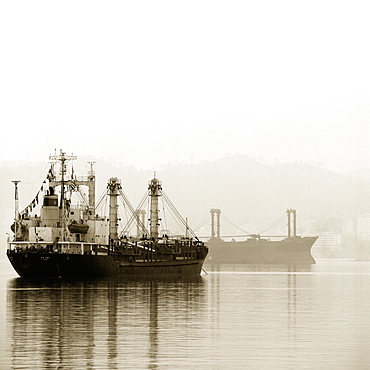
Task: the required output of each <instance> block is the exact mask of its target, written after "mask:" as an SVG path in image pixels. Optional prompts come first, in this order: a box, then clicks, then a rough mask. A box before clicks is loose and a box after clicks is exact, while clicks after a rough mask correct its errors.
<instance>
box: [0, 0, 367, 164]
mask: <svg viewBox="0 0 370 370" xmlns="http://www.w3.org/2000/svg"><path fill="white" fill-rule="evenodd" d="M369 8H370V6H369ZM368 15H369V9H368V6H367V2H366V1H363V2H358V1H322V0H321V1H297V0H295V1H256V0H253V1H246V0H244V1H230V0H228V1H201V0H197V1H174V0H172V1H123V0H121V1H78V0H77V1H76V0H74V1H60V2H56V1H49V0H48V1H2V2H1V3H0V34H1V38H0V50H1V58H0V118H1V125H2V135H1V141H0V159H1V160H3V159H12V158H13V159H17V160H18V159H25V160H42V161H46V160H47V159H48V155H49V153H50V152H52V151H53V150H54V148H57V149H60V148H62V149H64V150H65V151H66V152H67V153H74V154H76V155H79V154H80V155H82V154H84V155H85V154H86V155H89V154H92V155H97V156H105V157H107V158H114V159H115V160H117V161H122V162H124V163H125V164H133V165H135V166H137V167H145V168H153V167H158V166H160V164H165V163H167V162H175V161H180V162H190V161H199V160H204V159H210V160H212V159H215V158H219V157H223V156H224V155H226V154H234V153H239V154H247V155H250V156H252V157H262V158H264V159H266V160H267V161H271V162H275V160H280V161H282V162H285V161H295V160H299V161H314V162H322V163H324V164H325V165H326V167H328V168H330V169H334V170H338V171H339V170H346V169H349V168H357V167H362V166H368V167H370V150H369V147H370V49H369V38H370V22H369V19H368Z"/></svg>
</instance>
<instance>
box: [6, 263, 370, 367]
mask: <svg viewBox="0 0 370 370" xmlns="http://www.w3.org/2000/svg"><path fill="white" fill-rule="evenodd" d="M206 269H208V275H205V274H204V275H202V276H199V277H197V278H194V279H191V280H188V281H183V280H179V281H175V280H174V281H169V280H156V281H140V280H136V281H120V280H112V279H109V280H89V281H83V280H64V279H55V280H47V281H44V282H42V281H37V280H28V279H23V278H16V279H12V280H9V282H8V287H7V315H6V323H7V330H6V331H5V332H6V336H7V337H6V338H5V339H6V347H5V355H4V357H3V359H2V361H3V364H4V365H5V366H8V368H14V369H19V368H27V369H28V368H37V369H41V368H76V369H78V368H80V369H81V368H91V369H156V368H157V369H164V368H165V369H195V368H196V369H210V368H212V369H245V368H262V369H297V368H307V369H312V368H321V369H339V368H340V369H354V368H361V369H362V368H370V356H369V353H368V345H369V343H370V315H369V313H368V303H369V302H370V291H369V289H368V287H369V285H370V263H369V262H363V263H359V262H354V261H346V262H342V263H340V262H338V263H334V264H333V263H332V264H330V263H322V262H319V263H318V264H316V265H308V266H307V265H306V266H262V265H260V266H256V265H253V266H252V265H250V266H246V265H236V264H232V265H227V266H226V265H224V266H217V270H212V269H211V266H208V267H207V266H206Z"/></svg>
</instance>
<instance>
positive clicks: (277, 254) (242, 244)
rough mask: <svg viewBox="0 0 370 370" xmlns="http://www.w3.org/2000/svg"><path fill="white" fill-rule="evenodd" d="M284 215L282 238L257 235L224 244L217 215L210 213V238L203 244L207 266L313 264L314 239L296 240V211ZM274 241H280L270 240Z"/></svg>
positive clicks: (216, 213) (310, 237)
mask: <svg viewBox="0 0 370 370" xmlns="http://www.w3.org/2000/svg"><path fill="white" fill-rule="evenodd" d="M286 213H287V216H288V223H287V225H288V235H287V236H285V237H274V236H271V237H262V236H261V235H259V234H250V235H249V236H248V237H247V239H245V240H241V241H236V240H235V239H233V240H231V241H224V240H223V239H222V238H221V237H220V214H221V211H220V210H219V209H212V210H211V216H212V218H211V238H210V239H209V241H208V242H207V243H206V244H207V246H208V248H209V254H208V257H207V262H208V263H216V264H217V263H238V264H261V265H264V264H266V265H270V264H271V265H312V264H315V263H316V261H315V259H314V258H313V256H312V254H311V248H312V246H313V244H314V243H315V242H316V240H317V238H318V236H307V237H301V236H298V235H297V213H296V210H294V209H288V210H287V211H286ZM215 218H216V220H215ZM276 238H280V239H279V240H274V239H276Z"/></svg>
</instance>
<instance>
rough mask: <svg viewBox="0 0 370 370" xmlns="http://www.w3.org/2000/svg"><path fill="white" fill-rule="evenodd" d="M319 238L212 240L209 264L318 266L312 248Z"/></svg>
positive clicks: (209, 245) (208, 244) (209, 243)
mask: <svg viewBox="0 0 370 370" xmlns="http://www.w3.org/2000/svg"><path fill="white" fill-rule="evenodd" d="M316 240H317V237H304V238H299V237H297V238H291V239H284V240H281V241H269V240H254V239H248V240H246V241H242V242H223V241H222V240H211V241H210V242H208V243H207V246H208V248H209V253H208V257H207V262H208V263H240V264H272V265H277V264H279V265H305V264H315V263H316V261H315V259H314V258H313V257H312V255H311V247H312V245H313V244H314V243H315V241H316Z"/></svg>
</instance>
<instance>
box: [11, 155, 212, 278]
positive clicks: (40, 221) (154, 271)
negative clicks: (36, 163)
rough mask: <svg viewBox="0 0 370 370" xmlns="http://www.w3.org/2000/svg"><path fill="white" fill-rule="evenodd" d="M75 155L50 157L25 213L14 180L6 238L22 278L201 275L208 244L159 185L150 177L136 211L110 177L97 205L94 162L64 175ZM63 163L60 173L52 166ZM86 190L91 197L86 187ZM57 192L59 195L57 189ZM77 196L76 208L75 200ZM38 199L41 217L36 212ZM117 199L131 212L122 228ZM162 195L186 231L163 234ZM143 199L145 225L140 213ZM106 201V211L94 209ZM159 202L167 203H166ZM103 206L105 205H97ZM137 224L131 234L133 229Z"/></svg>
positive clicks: (157, 181) (118, 182) (115, 181)
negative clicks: (78, 172)
mask: <svg viewBox="0 0 370 370" xmlns="http://www.w3.org/2000/svg"><path fill="white" fill-rule="evenodd" d="M74 159H76V157H75V156H68V155H66V154H65V153H64V152H62V151H60V154H59V155H54V156H50V160H51V161H53V162H52V163H51V168H50V170H49V172H48V174H47V177H46V179H45V181H44V182H43V185H42V187H41V189H40V191H39V192H38V193H37V195H36V197H35V199H34V200H33V201H32V202H31V203H30V205H29V206H28V207H26V208H25V209H24V210H23V211H22V212H19V210H18V209H19V207H18V183H19V181H13V182H14V184H15V221H14V224H13V225H12V230H13V232H14V237H13V238H10V239H9V240H8V248H7V256H8V258H9V261H10V262H11V264H12V265H13V267H14V269H15V270H16V271H17V273H18V274H19V275H20V276H22V277H100V276H147V277H148V276H150V277H161V276H168V275H169V276H192V275H199V274H200V273H201V269H202V265H203V262H204V259H205V257H206V255H207V252H208V249H207V247H206V246H205V245H204V243H203V242H201V241H199V240H198V238H197V237H196V235H195V234H194V233H193V231H192V230H191V229H190V228H189V227H188V225H187V222H186V221H185V220H184V219H183V218H182V217H181V216H180V214H179V213H178V212H177V210H176V208H175V207H174V206H173V204H172V203H171V202H170V200H169V198H168V197H167V196H166V194H165V193H164V192H163V190H162V186H161V182H160V181H159V180H158V179H156V178H155V176H154V178H153V179H152V180H151V181H150V182H149V188H148V193H147V195H146V196H145V197H144V198H143V200H142V202H141V203H140V205H139V207H138V208H137V209H136V210H134V208H133V207H132V206H131V205H130V202H129V201H128V199H127V197H126V196H125V194H124V192H123V191H122V187H121V182H120V180H119V179H117V178H115V177H112V178H110V179H109V181H108V185H107V190H106V192H105V194H104V195H103V196H102V198H101V199H100V201H99V203H98V205H96V204H95V173H94V171H93V162H90V166H91V169H90V171H89V172H88V176H87V177H81V178H77V177H76V176H75V174H74V171H73V168H72V171H71V173H70V175H68V178H67V171H68V168H67V162H69V161H71V160H74ZM56 164H59V165H60V171H59V176H57V175H56V170H55V166H56ZM83 187H87V188H88V194H87V195H86V194H85V193H84V191H83ZM57 190H59V193H58V192H57ZM76 195H77V198H78V200H79V205H78V206H74V205H72V200H73V199H74V198H75V196H76ZM39 197H41V199H42V205H41V207H40V215H39V216H38V215H37V214H35V212H34V208H35V207H36V206H37V204H38V201H39ZM119 199H120V200H122V204H123V205H124V207H125V211H129V212H130V218H129V219H128V222H127V225H125V227H124V228H123V231H121V232H119V230H118V226H119V223H120V221H121V219H120V216H119V213H118V208H119ZM160 199H161V201H162V200H163V202H165V203H166V205H167V206H168V207H169V208H170V210H171V212H172V214H174V215H176V216H177V221H178V223H181V225H182V226H183V227H184V229H185V235H181V236H175V235H170V233H169V232H168V231H166V233H165V234H160V229H159V228H160V223H161V218H160V217H159V212H160V208H159V202H160ZM146 200H148V202H147V203H148V208H149V213H150V214H149V219H148V223H149V225H148V227H147V225H146V223H145V214H146V212H145V210H144V209H142V208H141V207H143V205H144V204H145V202H146ZM104 202H106V203H105V204H107V203H109V212H108V215H99V214H98V213H97V210H98V209H99V207H100V206H101V205H102V204H104ZM163 206H164V205H163ZM101 208H102V207H101ZM135 225H136V235H135V236H132V235H131V234H132V231H131V229H132V227H133V226H135Z"/></svg>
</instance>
